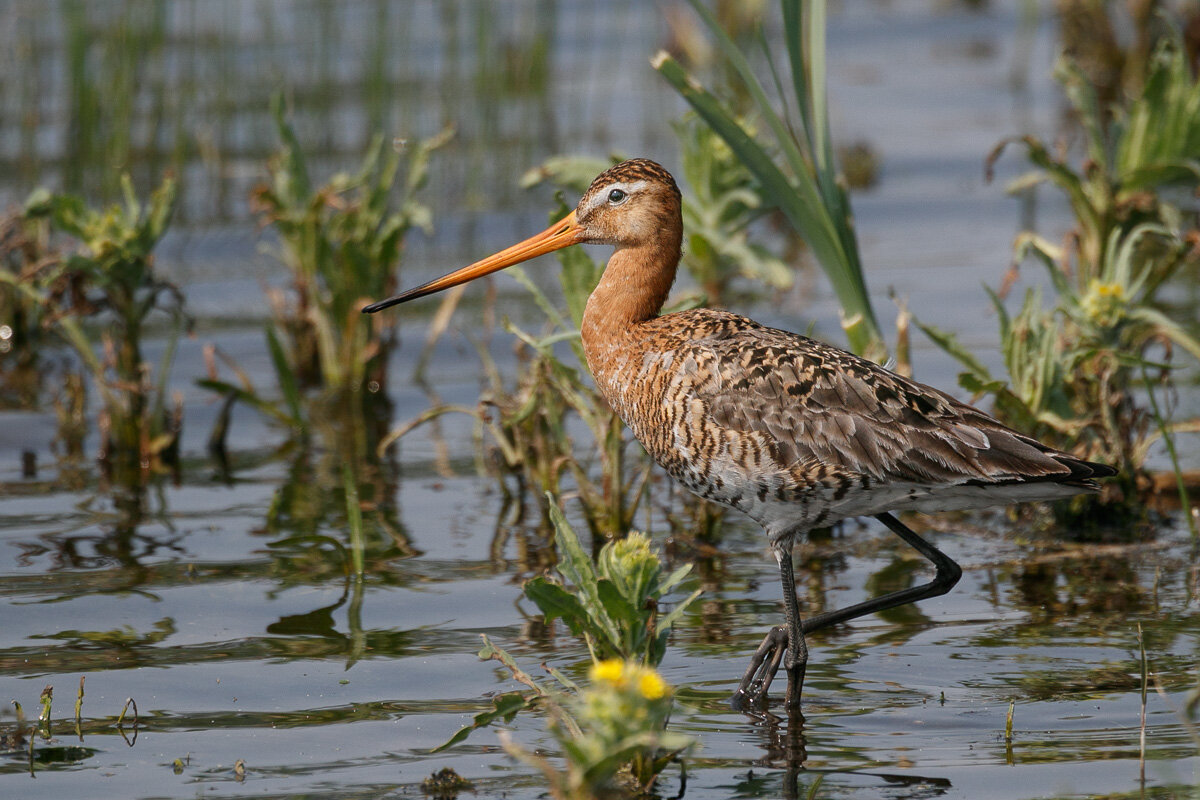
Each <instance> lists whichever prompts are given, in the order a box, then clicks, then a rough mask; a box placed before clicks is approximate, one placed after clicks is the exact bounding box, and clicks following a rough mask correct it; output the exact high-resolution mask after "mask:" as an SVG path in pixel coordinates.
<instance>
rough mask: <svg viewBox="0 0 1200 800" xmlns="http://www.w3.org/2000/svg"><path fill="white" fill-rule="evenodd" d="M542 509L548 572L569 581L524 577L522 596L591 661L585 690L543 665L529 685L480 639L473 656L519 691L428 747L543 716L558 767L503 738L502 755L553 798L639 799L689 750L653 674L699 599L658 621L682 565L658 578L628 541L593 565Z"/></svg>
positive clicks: (639, 543) (641, 546)
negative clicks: (551, 552)
mask: <svg viewBox="0 0 1200 800" xmlns="http://www.w3.org/2000/svg"><path fill="white" fill-rule="evenodd" d="M551 508H552V512H551V516H552V519H553V522H554V528H555V540H556V543H557V546H558V552H559V563H558V571H559V573H560V574H561V575H562V576H563V577H564V578H566V579H567V580H568V581H570V584H569V585H563V584H559V583H556V582H551V581H549V580H547V579H546V578H542V577H539V578H534V579H532V580H530V581H528V582H527V583H526V584H525V595H526V597H528V598H529V599H530V600H532V601H533V602H534V603H535V604H536V605H537V606H538V608H539V609H540V610H541V611H542V613H543V615H544V616H545V618H546V620H547V622H550V621H552V620H554V619H557V618H561V619H562V620H563V621H564V622H565V623H566V624H567V627H568V628H569V629H570V630H571V631H572V633H574V634H576V635H578V636H582V637H583V638H584V640H585V641H586V642H587V644H588V648H589V651H590V652H591V654H592V667H591V670H590V672H589V680H590V682H589V685H587V686H585V687H580V686H579V685H578V684H576V683H575V682H574V681H573V680H571V679H570V678H568V677H567V676H566V675H564V674H563V673H562V672H560V671H559V670H557V669H554V668H550V667H547V671H548V672H549V674H550V677H551V681H538V680H536V679H535V678H533V677H532V676H531V675H529V674H528V673H526V672H525V671H524V670H522V669H521V668H520V666H518V665H517V663H516V661H515V660H514V659H513V658H512V656H510V655H509V654H508V653H506V652H505V651H504V650H502V649H501V648H499V647H497V646H496V645H495V644H494V643H493V642H492V641H491V640H490V639H488V637H487V636H486V635H485V636H484V637H483V639H484V647H483V649H482V650H480V652H479V657H480V658H481V659H485V660H495V661H498V662H500V663H501V664H503V665H504V666H505V667H506V668H507V669H508V670H509V671H510V672H511V673H512V676H513V678H514V680H516V681H518V682H519V683H521V684H523V685H525V686H526V687H528V689H529V691H526V692H506V693H504V694H501V695H499V696H496V697H494V698H492V708H490V709H488V710H486V711H483V712H481V713H479V714H477V715H476V716H475V719H474V721H473V722H472V724H470V725H468V726H466V727H464V728H462V729H461V730H459V731H458V732H457V733H456V734H455V735H454V736H453V737H451V739H450V740H449V741H447V742H446V743H445V744H443V745H441V747H439V748H438V749H444V748H447V747H450V746H452V745H454V744H457V743H458V742H461V741H463V740H464V739H466V738H467V736H468V735H470V733H471V732H472V731H474V730H476V729H478V728H481V727H484V726H487V725H490V724H492V723H493V722H496V721H498V720H504V721H511V720H512V719H513V718H514V717H515V716H516V714H517V713H519V712H520V711H525V710H540V711H545V712H546V713H547V714H548V715H549V716H550V731H551V733H552V734H553V735H554V737H555V739H556V740H557V741H558V742H559V744H560V746H561V747H562V748H563V754H564V756H565V758H566V766H565V769H559V768H557V767H555V766H553V765H552V764H551V763H550V762H548V761H547V760H546V759H545V758H543V757H541V756H540V755H537V754H534V753H530V752H529V751H527V750H525V749H523V748H521V747H519V746H518V745H516V744H515V743H513V742H512V741H511V740H509V739H507V738H506V737H504V736H503V734H501V737H502V738H501V741H502V742H503V743H504V746H505V749H506V750H507V751H508V752H509V753H510V754H512V755H513V756H514V757H516V758H519V759H521V760H523V761H525V762H527V763H529V764H532V765H533V766H536V767H537V768H538V769H540V770H541V771H542V772H543V773H544V774H545V775H546V777H547V780H548V781H549V783H550V790H551V794H552V795H553V796H554V797H556V798H593V797H608V796H613V793H614V792H616V796H642V795H644V794H645V793H646V792H648V791H649V790H650V788H651V787H652V786H653V784H654V783H655V781H656V779H657V777H658V775H659V774H660V773H661V772H662V771H663V770H664V769H665V768H666V766H667V765H668V764H669V763H670V762H671V761H672V760H674V759H676V758H678V756H679V755H680V754H681V753H683V752H684V751H686V750H687V749H688V748H690V747H691V745H692V741H691V740H690V738H688V737H686V736H683V735H680V734H675V733H672V732H670V731H667V730H666V724H667V720H668V718H669V716H670V711H671V708H672V701H673V694H674V692H673V690H672V689H671V687H670V686H668V685H667V684H666V682H665V681H663V679H662V677H661V676H660V675H659V674H658V672H657V669H656V667H657V666H658V664H659V663H660V662H661V660H662V658H663V655H664V653H665V651H666V641H667V637H668V636H669V634H670V631H671V629H672V627H673V626H674V624H675V623H676V622H677V621H678V619H679V618H680V616H681V615H682V614H683V612H684V611H685V610H686V609H687V608H688V607H689V606H690V605H691V604H692V603H693V602H694V601H695V600H696V598H697V597H698V596H699V594H700V592H699V591H696V592H693V593H692V594H691V595H690V596H688V597H687V598H685V599H683V600H682V601H680V602H678V603H676V604H675V607H674V608H673V609H672V610H671V611H670V612H668V613H667V614H660V613H659V603H660V601H661V600H662V599H663V598H664V597H665V595H666V594H667V593H668V592H669V591H670V590H672V589H673V588H675V587H677V586H678V585H679V583H680V581H682V580H683V578H684V577H685V576H686V575H687V574H688V572H689V571H690V568H691V565H690V564H689V565H685V566H683V567H680V568H679V569H676V570H675V571H673V572H671V573H670V574H665V573H664V570H663V565H662V562H661V561H660V560H659V557H658V556H657V555H656V554H655V553H654V552H653V551H652V550H651V549H650V543H649V540H648V539H647V538H646V537H645V536H643V535H641V534H630V535H629V536H628V537H627V538H625V539H622V540H618V541H612V542H608V543H607V544H605V546H604V547H603V548H602V549H601V551H600V554H599V556H598V557H597V560H596V564H595V565H593V564H592V562H591V559H589V558H588V556H587V555H586V554H585V553H584V551H583V548H582V547H581V546H580V543H579V540H578V538H577V537H576V535H575V532H574V530H572V528H571V526H570V525H569V524H568V523H567V520H566V518H565V517H564V516H563V514H562V511H561V510H560V509H559V508H558V507H557V505H552V506H551Z"/></svg>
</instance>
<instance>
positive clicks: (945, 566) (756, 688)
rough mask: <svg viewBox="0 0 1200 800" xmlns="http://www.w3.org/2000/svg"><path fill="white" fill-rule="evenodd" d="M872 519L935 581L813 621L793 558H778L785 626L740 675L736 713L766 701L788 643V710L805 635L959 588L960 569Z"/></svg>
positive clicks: (896, 524)
mask: <svg viewBox="0 0 1200 800" xmlns="http://www.w3.org/2000/svg"><path fill="white" fill-rule="evenodd" d="M875 519H877V520H879V521H880V522H882V523H883V524H884V525H886V526H887V527H888V529H889V530H891V531H892V533H894V534H896V535H897V536H899V537H900V538H901V539H903V540H904V541H905V542H907V543H908V544H909V545H911V546H912V547H913V549H915V550H916V551H917V552H918V553H920V554H921V555H923V556H925V558H927V559H929V561H930V562H931V563H932V564H933V565H934V567H935V568H936V569H937V573H936V574H935V575H934V576H933V580H931V581H929V582H928V583H923V584H921V585H920V586H910V587H909V588H907V589H901V590H900V591H898V592H891V593H889V594H885V595H883V596H882V597H873V598H871V599H870V600H864V601H862V602H861V603H855V604H854V605H850V606H846V607H845V608H838V609H834V610H833V611H826V612H825V613H823V614H817V615H816V616H813V617H809V618H808V619H804V620H801V619H800V610H799V604H798V602H797V600H796V593H795V583H794V579H793V576H792V569H791V567H792V562H791V558H790V557H788V558H781V559H780V562H779V573H780V577H781V579H782V580H783V583H784V610H785V613H786V618H787V625H786V626H783V625H779V626H776V627H774V628H772V629H771V631H770V632H769V633H768V634H767V636H766V638H765V639H763V643H762V644H761V645H759V648H758V650H757V651H755V653H754V657H753V658H752V659H751V661H750V667H749V668H748V669H747V670H746V673H745V675H743V676H742V681H741V683H740V684H738V689H737V691H736V692H734V695H733V698H732V704H733V707H734V708H736V709H739V710H741V709H745V708H748V707H749V706H751V705H753V704H755V703H757V702H760V701H763V700H765V699H766V696H767V690H768V689H769V688H770V686H771V681H772V680H774V678H775V673H776V672H778V671H779V665H780V663H781V661H782V656H783V653H782V651H783V649H785V648H787V644H788V642H789V641H796V640H799V642H800V647H799V648H797V650H798V651H799V655H800V658H799V659H798V660H797V659H796V658H795V657H792V656H791V655H790V650H789V658H788V661H787V663H786V664H785V667H786V668H787V669H788V696H787V700H786V705H787V707H788V709H792V708H798V707H799V704H800V684H801V683H803V681H804V665H805V663H806V662H807V661H808V646H807V644H806V643H805V641H804V634H805V633H809V632H811V631H815V630H820V629H821V628H828V627H829V626H831V625H837V624H838V623H839V622H845V621H847V620H851V619H856V618H858V617H862V616H866V615H867V614H874V613H875V612H877V611H884V610H886V609H889V608H895V607H896V606H902V605H905V604H906V603H913V602H916V601H917V600H925V599H927V598H930V597H937V596H938V595H943V594H945V593H946V592H948V591H950V590H951V589H952V588H954V585H955V584H956V583H958V580H959V578H961V577H962V567H960V566H958V564H956V563H955V562H954V560H953V559H951V558H950V557H949V556H947V555H946V554H945V553H943V552H942V551H941V550H938V549H937V548H936V547H934V546H933V545H931V544H930V543H929V542H927V541H925V540H924V539H922V538H921V537H920V536H918V535H917V534H916V533H914V532H913V531H912V530H911V529H909V528H908V527H907V526H906V525H904V524H903V523H901V522H900V520H898V519H896V518H895V517H893V516H892V515H891V514H879V515H877V516H876V517H875ZM785 562H786V565H787V569H786V573H787V574H786V575H785V574H784V572H785V569H784V564H785ZM792 631H797V632H798V633H797V634H793V633H792ZM793 636H794V637H795V638H793ZM797 666H798V668H797ZM797 679H798V680H797ZM793 685H795V697H794V698H793V697H792V689H793ZM793 701H794V702H795V706H793V705H792V704H793Z"/></svg>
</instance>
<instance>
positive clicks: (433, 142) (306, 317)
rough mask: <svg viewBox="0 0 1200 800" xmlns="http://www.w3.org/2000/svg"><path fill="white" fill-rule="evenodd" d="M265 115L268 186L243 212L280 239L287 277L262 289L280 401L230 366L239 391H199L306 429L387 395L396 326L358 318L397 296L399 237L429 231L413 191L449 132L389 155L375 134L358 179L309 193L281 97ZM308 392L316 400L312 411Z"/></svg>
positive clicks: (223, 384)
mask: <svg viewBox="0 0 1200 800" xmlns="http://www.w3.org/2000/svg"><path fill="white" fill-rule="evenodd" d="M271 110H272V113H273V116H274V119H275V125H276V130H277V132H278V135H279V139H280V143H281V145H280V149H279V150H278V152H277V153H276V154H275V155H274V156H273V157H272V159H271V160H270V163H269V165H268V169H269V172H270V181H269V183H266V184H264V185H262V186H259V187H258V188H257V189H256V190H255V191H254V193H253V195H252V197H251V204H252V206H253V208H254V209H255V211H256V213H257V215H258V218H259V220H260V222H262V223H263V224H264V225H265V226H269V227H271V228H272V229H274V231H275V232H276V233H277V234H278V235H279V241H280V254H279V257H280V260H281V261H282V263H283V264H284V265H285V266H286V267H287V268H288V271H289V273H290V276H291V284H290V286H289V287H287V289H284V290H270V291H269V292H268V300H269V302H270V306H271V322H270V324H269V325H268V328H267V344H268V348H269V350H270V354H271V359H272V364H273V366H274V370H275V373H276V375H275V377H276V381H277V383H278V387H279V390H280V392H281V394H282V398H281V400H280V401H275V400H269V399H267V397H266V396H265V395H263V394H262V393H261V392H260V391H259V389H257V388H256V387H255V386H254V385H253V384H252V383H250V381H249V380H248V378H247V377H246V376H245V375H244V374H241V373H240V372H238V371H237V370H236V369H235V372H238V374H239V377H240V380H239V383H231V382H227V381H222V380H218V379H217V378H216V376H213V377H212V378H211V379H210V380H207V381H203V382H202V385H205V386H207V387H209V388H211V389H213V390H215V391H218V392H221V393H223V394H226V395H227V396H231V397H234V398H236V399H238V400H240V401H242V402H245V403H247V404H249V405H251V406H252V407H254V408H257V409H258V410H260V411H262V412H263V413H265V414H267V415H269V416H271V417H273V418H275V419H277V420H279V421H280V422H282V423H284V424H285V425H287V426H288V427H289V428H290V429H292V430H293V431H295V432H297V433H307V432H308V429H309V428H310V423H311V422H312V420H313V419H315V418H317V417H319V416H322V415H323V414H325V412H327V411H329V410H330V409H331V408H333V407H339V406H345V405H346V404H347V401H348V400H350V399H352V398H357V399H358V403H357V404H358V406H359V407H360V408H370V407H371V406H372V404H375V405H385V406H386V405H387V403H386V402H383V401H379V399H380V398H383V397H385V396H386V395H385V394H384V392H385V389H386V386H387V365H388V359H389V356H390V354H391V351H392V349H393V347H394V346H395V342H396V318H395V317H394V316H388V315H379V316H367V315H364V314H362V313H360V312H361V308H362V306H363V305H365V304H366V303H367V302H369V301H370V300H372V299H374V298H378V297H385V296H387V295H388V294H391V293H394V291H395V288H396V273H397V267H398V264H399V261H400V254H401V250H402V248H403V245H404V240H405V237H406V236H407V235H408V233H409V232H410V231H411V230H412V229H413V228H414V227H417V228H423V229H428V228H429V227H430V225H431V215H430V211H429V209H428V208H427V207H426V206H424V205H423V204H421V203H420V202H419V201H418V200H417V199H416V194H417V193H418V192H419V191H420V189H421V188H422V187H423V186H424V185H425V181H426V178H427V176H428V168H429V159H430V157H431V155H432V153H433V152H434V151H435V150H436V149H437V148H438V147H440V146H441V145H442V144H444V143H445V141H446V140H447V139H448V137H449V132H448V131H447V132H444V133H443V134H441V135H439V136H436V137H433V138H431V139H426V140H421V141H417V142H414V143H411V144H402V145H401V144H398V145H396V146H393V147H388V146H386V145H385V143H384V140H383V138H382V137H379V136H377V137H376V138H375V139H374V140H373V141H372V143H371V145H370V147H369V148H368V150H367V154H366V156H365V158H364V159H363V163H362V164H361V166H360V167H359V169H358V171H357V172H355V173H353V174H348V173H338V174H336V175H334V176H333V177H332V178H330V179H329V181H328V182H326V183H325V184H323V185H321V186H314V184H313V181H312V179H311V177H310V175H309V169H308V164H307V161H306V160H305V158H304V153H303V149H302V147H301V145H300V142H299V140H298V138H297V136H296V132H295V130H294V128H293V127H292V124H291V122H290V121H289V120H288V118H287V115H286V113H285V110H284V103H283V100H282V98H281V97H280V96H276V97H275V98H274V99H273V100H272V107H271ZM231 366H233V365H231ZM310 390H313V391H315V392H316V393H318V394H321V395H323V396H324V400H323V401H318V402H317V405H316V406H314V407H312V408H311V409H310V407H309V406H310V404H309V403H308V402H307V400H308V399H309V397H310ZM376 401H379V402H376ZM385 424H386V421H385ZM375 438H376V440H377V439H378V438H379V437H378V436H376V437H375Z"/></svg>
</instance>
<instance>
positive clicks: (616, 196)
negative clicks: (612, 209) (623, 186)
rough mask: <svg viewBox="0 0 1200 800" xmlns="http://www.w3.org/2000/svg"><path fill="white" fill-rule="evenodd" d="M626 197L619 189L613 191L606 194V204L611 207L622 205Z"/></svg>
mask: <svg viewBox="0 0 1200 800" xmlns="http://www.w3.org/2000/svg"><path fill="white" fill-rule="evenodd" d="M628 196H629V195H627V194H625V192H623V191H621V190H620V189H613V190H612V191H611V192H609V193H608V202H610V203H612V204H613V205H618V204H620V203H624V202H625V198H626V197H628Z"/></svg>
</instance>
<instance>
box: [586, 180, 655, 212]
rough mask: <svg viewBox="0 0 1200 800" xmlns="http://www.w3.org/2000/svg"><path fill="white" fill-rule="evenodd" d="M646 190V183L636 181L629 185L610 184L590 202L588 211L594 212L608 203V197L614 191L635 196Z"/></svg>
mask: <svg viewBox="0 0 1200 800" xmlns="http://www.w3.org/2000/svg"><path fill="white" fill-rule="evenodd" d="M645 188H646V182H645V181H634V182H633V183H629V182H628V181H618V182H617V183H610V184H609V185H608V187H607V188H606V189H605V190H604V191H603V192H599V193H598V194H597V195H596V196H595V197H593V198H592V199H591V200H590V201H589V202H588V211H592V210H594V209H595V208H596V207H597V206H600V205H603V204H604V203H607V202H608V195H609V193H610V192H611V191H612V190H613V189H620V190H621V191H623V192H624V193H625V194H633V193H634V192H640V191H641V190H642V189H645Z"/></svg>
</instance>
